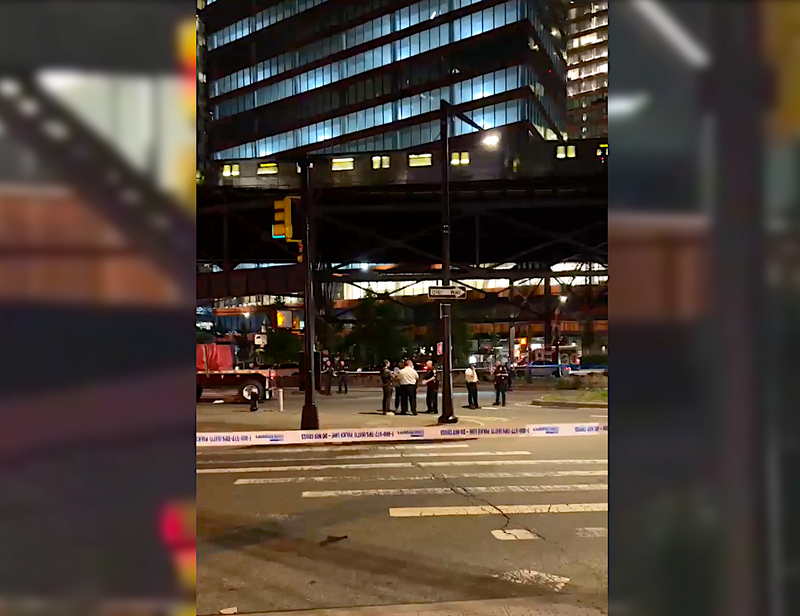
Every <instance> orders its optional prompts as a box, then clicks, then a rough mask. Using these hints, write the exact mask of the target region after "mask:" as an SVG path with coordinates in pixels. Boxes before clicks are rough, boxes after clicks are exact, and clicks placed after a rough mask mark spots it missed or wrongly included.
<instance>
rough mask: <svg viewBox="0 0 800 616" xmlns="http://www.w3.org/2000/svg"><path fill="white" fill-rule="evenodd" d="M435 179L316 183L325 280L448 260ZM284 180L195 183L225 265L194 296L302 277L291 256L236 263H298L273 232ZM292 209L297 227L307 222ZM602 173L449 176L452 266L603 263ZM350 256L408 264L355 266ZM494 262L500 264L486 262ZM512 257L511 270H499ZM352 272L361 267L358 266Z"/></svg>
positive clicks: (401, 273) (544, 267)
mask: <svg viewBox="0 0 800 616" xmlns="http://www.w3.org/2000/svg"><path fill="white" fill-rule="evenodd" d="M436 188H437V187H436V186H388V187H385V188H382V189H376V188H370V189H342V188H339V189H325V190H318V191H315V195H314V199H315V204H314V208H315V218H314V232H315V238H316V246H315V258H314V261H315V279H316V280H317V281H318V282H334V281H338V282H345V281H347V280H348V279H350V280H352V281H354V282H355V281H365V280H375V281H384V280H386V281H388V280H402V279H406V280H414V279H416V280H426V279H428V280H435V279H438V278H440V272H439V273H437V272H436V268H437V267H440V264H441V262H442V258H441V255H442V234H441V202H440V194H439V193H438V192H437V190H436ZM284 196H286V193H282V192H279V191H263V190H259V191H256V190H253V189H231V188H213V189H199V192H198V262H199V263H205V264H208V265H215V266H217V267H218V268H220V269H221V270H222V271H221V273H217V274H200V275H199V276H198V285H197V288H198V296H199V297H201V298H204V299H208V298H212V297H225V296H239V295H256V294H271V295H283V294H290V293H293V292H299V291H300V290H301V289H302V273H301V272H299V271H298V269H297V268H294V267H286V268H283V267H281V268H267V269H263V270H242V269H239V270H237V269H235V268H237V267H238V266H241V265H242V264H247V263H287V264H289V263H296V255H297V248H296V245H294V244H287V243H286V242H284V241H282V240H273V239H272V235H271V226H272V222H273V214H274V209H273V201H274V200H276V199H281V198H283V197H284ZM301 224H302V223H301V221H300V220H299V219H296V220H295V229H299V228H300V225H301ZM607 236H608V222H607V199H606V186H605V183H604V182H601V181H597V180H593V181H586V182H581V183H580V184H579V185H577V186H576V185H575V182H574V181H573V182H571V183H566V182H563V181H562V182H559V181H557V180H553V181H550V182H542V181H537V182H535V183H534V182H529V181H498V182H481V183H476V182H473V183H469V184H463V185H458V184H454V185H453V187H452V223H451V255H452V263H453V270H454V278H463V279H486V278H516V279H522V278H533V277H542V276H545V275H549V273H550V268H551V267H552V266H553V265H555V264H557V263H561V262H565V261H570V262H583V263H598V264H603V265H605V264H607V262H608V243H607V240H608V237H607ZM352 263H383V264H387V263H392V264H399V267H401V268H402V269H400V270H398V268H394V269H391V270H388V269H387V270H372V271H370V272H369V273H358V274H353V273H352V272H350V271H348V270H346V269H345V268H346V267H347V265H348V264H352ZM487 263H491V264H494V265H492V266H486V264H487ZM500 264H516V267H515V269H514V270H505V269H504V270H497V269H496V266H497V265H500ZM354 276H355V278H354Z"/></svg>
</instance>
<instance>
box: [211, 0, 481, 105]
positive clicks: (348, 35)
mask: <svg viewBox="0 0 800 616" xmlns="http://www.w3.org/2000/svg"><path fill="white" fill-rule="evenodd" d="M480 1H482V0H454V1H453V3H452V4H453V9H452V10H456V9H459V8H462V7H465V6H469V5H471V4H475V3H477V2H480ZM450 4H451V2H450V0H423V1H422V2H418V3H416V4H414V5H412V6H407V7H404V8H402V9H400V10H398V11H395V12H394V13H393V14H391V15H383V16H382V17H378V18H376V19H373V20H372V21H369V22H367V23H365V24H360V25H358V26H356V27H354V28H350V29H349V30H346V31H344V32H340V33H338V34H335V35H333V36H329V37H327V38H325V39H323V40H321V41H316V42H314V43H311V44H310V45H306V46H305V47H303V48H301V49H299V50H297V51H290V52H287V53H284V54H281V55H279V56H275V57H274V58H270V59H269V60H265V61H263V62H259V63H258V64H256V65H255V66H248V67H247V68H243V69H242V70H240V71H237V72H236V73H233V74H231V75H226V76H225V77H222V78H221V79H218V80H216V81H214V82H213V83H212V84H211V96H212V97H214V96H219V95H220V94H225V93H227V92H232V91H233V90H236V89H238V88H244V87H246V86H249V85H251V84H253V83H258V82H259V81H263V80H265V79H269V78H270V77H274V76H275V75H279V74H281V73H283V72H286V71H291V70H294V69H296V68H300V67H301V66H305V65H306V64H310V63H311V62H316V61H317V60H319V59H321V58H325V57H327V56H330V55H333V54H336V53H339V52H341V51H345V50H347V49H350V48H352V47H356V46H358V45H361V44H363V43H368V42H370V41H374V40H376V39H379V38H381V37H384V36H388V35H389V34H392V33H394V32H399V31H401V30H405V29H406V28H410V27H411V26H414V25H416V24H418V23H420V22H423V21H427V20H429V19H435V18H436V17H440V16H441V15H444V14H445V13H447V12H449V11H450Z"/></svg>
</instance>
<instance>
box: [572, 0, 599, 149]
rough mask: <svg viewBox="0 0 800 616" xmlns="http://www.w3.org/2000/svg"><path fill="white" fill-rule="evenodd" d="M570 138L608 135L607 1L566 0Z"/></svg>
mask: <svg viewBox="0 0 800 616" xmlns="http://www.w3.org/2000/svg"><path fill="white" fill-rule="evenodd" d="M567 6H568V9H567V19H568V22H567V36H568V41H567V67H568V68H567V116H568V117H567V123H568V127H569V128H568V132H569V137H570V139H589V138H595V137H607V136H608V0H568V5H567Z"/></svg>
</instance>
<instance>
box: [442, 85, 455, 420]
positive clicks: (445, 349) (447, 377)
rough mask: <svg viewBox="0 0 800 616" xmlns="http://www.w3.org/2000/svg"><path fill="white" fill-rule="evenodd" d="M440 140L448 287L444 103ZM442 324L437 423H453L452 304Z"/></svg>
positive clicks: (447, 140) (446, 121)
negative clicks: (440, 377)
mask: <svg viewBox="0 0 800 616" xmlns="http://www.w3.org/2000/svg"><path fill="white" fill-rule="evenodd" d="M439 124H440V127H441V139H442V151H441V154H442V161H441V165H442V275H443V279H444V285H445V286H449V285H450V114H449V113H448V109H447V104H446V103H445V102H444V101H442V103H441V116H440V120H439ZM439 316H440V318H441V321H442V333H443V340H442V415H441V416H440V417H439V423H440V424H448V423H457V422H458V417H456V416H455V413H454V412H453V327H452V320H451V316H452V305H451V304H450V303H449V302H445V303H443V304H441V312H440V315H439Z"/></svg>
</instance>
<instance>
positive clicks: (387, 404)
mask: <svg viewBox="0 0 800 616" xmlns="http://www.w3.org/2000/svg"><path fill="white" fill-rule="evenodd" d="M390 368H391V363H389V360H388V359H387V360H386V361H385V362H383V370H381V387H382V388H383V404H382V408H383V414H384V415H394V413H392V409H391V404H392V381H393V380H394V377H393V376H392V371H391V369H390Z"/></svg>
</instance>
